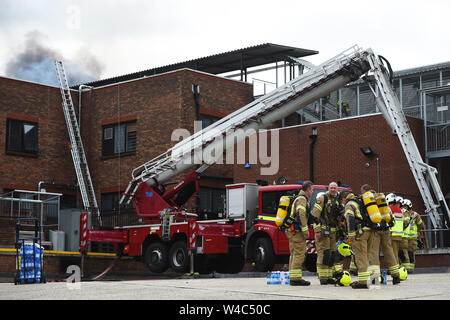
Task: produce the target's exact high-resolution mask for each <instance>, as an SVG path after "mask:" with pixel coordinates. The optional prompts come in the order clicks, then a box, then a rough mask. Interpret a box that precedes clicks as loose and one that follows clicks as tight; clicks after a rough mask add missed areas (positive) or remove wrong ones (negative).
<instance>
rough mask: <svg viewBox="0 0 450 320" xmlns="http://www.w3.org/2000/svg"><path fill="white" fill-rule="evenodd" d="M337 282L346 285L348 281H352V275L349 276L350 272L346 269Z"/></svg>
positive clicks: (348, 283)
mask: <svg viewBox="0 0 450 320" xmlns="http://www.w3.org/2000/svg"><path fill="white" fill-rule="evenodd" d="M337 283H338V284H339V285H340V286H343V287H348V286H349V285H350V283H352V277H351V276H350V273H349V272H348V271H344V273H343V274H342V276H341V277H340V278H339V279H338V281H337Z"/></svg>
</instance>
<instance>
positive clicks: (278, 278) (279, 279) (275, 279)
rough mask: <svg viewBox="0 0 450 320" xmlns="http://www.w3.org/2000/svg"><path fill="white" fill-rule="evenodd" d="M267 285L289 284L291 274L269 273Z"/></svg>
mask: <svg viewBox="0 0 450 320" xmlns="http://www.w3.org/2000/svg"><path fill="white" fill-rule="evenodd" d="M267 284H268V285H272V284H289V272H280V271H273V272H267Z"/></svg>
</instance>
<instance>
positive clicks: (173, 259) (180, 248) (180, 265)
mask: <svg viewBox="0 0 450 320" xmlns="http://www.w3.org/2000/svg"><path fill="white" fill-rule="evenodd" d="M169 265H170V267H171V268H172V270H173V271H175V272H177V273H185V272H187V271H188V270H189V254H188V250H187V245H186V242H185V241H177V242H175V243H174V244H173V245H172V247H171V248H170V251H169Z"/></svg>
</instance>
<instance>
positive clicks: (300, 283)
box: [290, 279, 311, 286]
mask: <svg viewBox="0 0 450 320" xmlns="http://www.w3.org/2000/svg"><path fill="white" fill-rule="evenodd" d="M310 284H311V283H310V282H309V281H306V280H303V279H300V280H291V281H290V285H291V286H309V285H310Z"/></svg>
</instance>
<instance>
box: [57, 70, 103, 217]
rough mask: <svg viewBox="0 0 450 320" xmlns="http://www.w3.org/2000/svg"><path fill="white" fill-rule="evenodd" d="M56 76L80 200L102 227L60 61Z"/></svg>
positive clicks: (70, 97)
mask: <svg viewBox="0 0 450 320" xmlns="http://www.w3.org/2000/svg"><path fill="white" fill-rule="evenodd" d="M55 67H56V74H57V76H58V82H59V87H60V90H61V96H62V107H63V110H64V117H65V119H66V125H67V129H68V132H69V138H70V144H71V147H70V152H71V154H72V160H73V164H74V167H75V172H76V175H77V181H78V186H79V188H80V193H81V198H82V199H83V205H84V208H85V209H86V210H87V211H89V212H91V213H92V214H94V215H97V217H98V222H99V225H100V226H101V225H102V221H101V216H100V210H99V208H98V205H97V198H96V197H95V192H94V185H93V184H92V179H91V174H90V172H89V167H88V163H87V159H86V154H85V152H84V147H83V142H82V140H81V133H80V127H79V125H78V121H77V117H76V115H75V108H74V105H73V101H72V95H71V93H70V87H69V84H68V81H67V77H66V72H65V70H64V65H63V63H62V61H55Z"/></svg>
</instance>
